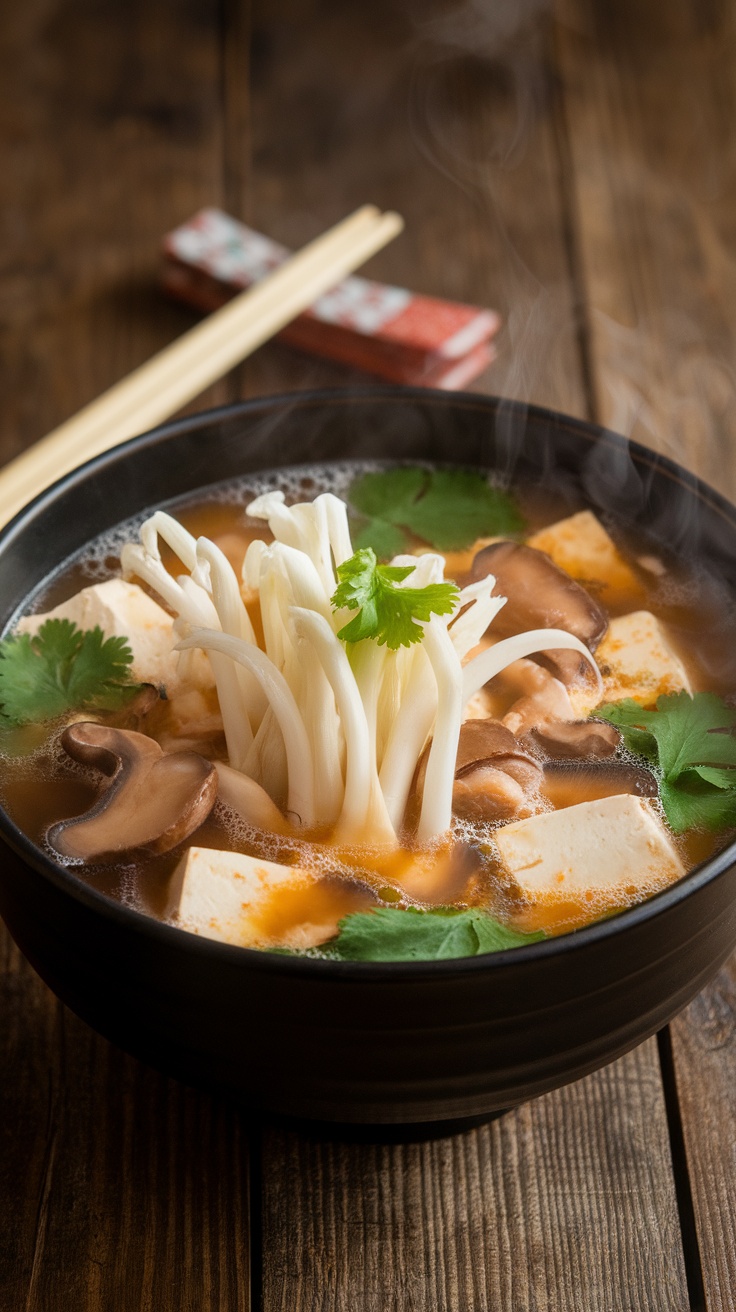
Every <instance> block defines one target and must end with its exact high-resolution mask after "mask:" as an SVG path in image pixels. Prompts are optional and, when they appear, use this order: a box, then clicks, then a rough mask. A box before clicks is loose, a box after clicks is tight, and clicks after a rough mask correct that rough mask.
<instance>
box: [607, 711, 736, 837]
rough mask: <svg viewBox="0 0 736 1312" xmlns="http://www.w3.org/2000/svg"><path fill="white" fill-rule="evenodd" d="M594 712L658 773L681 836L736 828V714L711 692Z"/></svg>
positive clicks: (662, 793)
mask: <svg viewBox="0 0 736 1312" xmlns="http://www.w3.org/2000/svg"><path fill="white" fill-rule="evenodd" d="M594 714H595V715H596V716H597V717H598V718H600V719H604V720H608V721H610V723H611V724H615V725H616V728H617V729H620V730H621V733H622V734H623V737H624V742H625V743H626V746H627V747H628V748H629V750H630V751H632V752H636V753H637V754H638V755H639V756H643V757H645V758H646V760H647V761H649V762H650V763H651V764H652V765H654V766H655V767H656V768H657V769H658V771H659V772H660V782H659V793H660V798H661V800H662V806H663V807H664V811H665V815H666V816H667V820H668V821H669V824H670V825H671V827H672V829H673V830H674V831H675V833H677V834H681V833H684V831H685V830H686V829H694V828H706V829H728V828H730V827H731V826H732V825H736V768H735V767H736V737H735V736H734V730H736V710H732V709H731V708H730V707H728V706H726V704H725V702H724V701H723V700H722V698H720V697H718V696H717V695H716V694H715V693H712V692H696V693H695V694H694V696H692V697H691V696H690V694H689V693H687V692H678V693H666V694H664V695H663V696H662V697H658V698H657V709H656V710H654V711H647V710H644V708H643V707H641V706H640V705H639V704H638V702H635V701H632V700H631V699H627V700H626V701H622V702H612V703H609V704H608V705H606V706H598V707H596V710H595V712H594Z"/></svg>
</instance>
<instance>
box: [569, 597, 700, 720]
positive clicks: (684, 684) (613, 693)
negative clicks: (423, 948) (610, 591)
mask: <svg viewBox="0 0 736 1312" xmlns="http://www.w3.org/2000/svg"><path fill="white" fill-rule="evenodd" d="M595 659H596V661H597V663H598V668H599V669H600V672H601V676H602V679H603V696H602V697H599V696H598V694H597V693H596V692H595V691H594V690H593V689H591V688H588V687H586V688H582V689H571V690H570V701H571V702H572V705H573V708H574V710H575V712H576V714H577V715H579V716H581V717H582V716H585V715H587V714H588V713H589V712H590V711H591V710H593V709H594V708H595V706H597V705H599V704H600V702H620V701H623V700H624V699H625V698H626V697H631V698H633V700H634V701H636V702H639V703H640V704H641V705H642V706H654V704H655V702H656V700H657V698H658V697H660V696H661V695H662V694H663V693H667V692H692V687H691V684H690V680H689V678H688V675H687V670H686V669H685V666H684V665H683V663H682V661H681V660H680V657H679V656H678V655H677V652H676V651H675V650H674V648H673V646H672V644H671V642H670V639H669V636H668V634H667V630H666V628H665V626H664V625H663V624H661V623H660V621H659V620H658V619H657V618H656V617H655V616H654V615H652V614H651V612H650V611H648V610H637V611H634V612H633V613H632V614H631V615H619V616H618V617H617V618H615V619H612V620H611V623H610V625H609V628H608V632H607V634H606V636H605V638H604V639H603V641H602V642H601V644H600V646H599V647H598V649H597V651H596V653H595Z"/></svg>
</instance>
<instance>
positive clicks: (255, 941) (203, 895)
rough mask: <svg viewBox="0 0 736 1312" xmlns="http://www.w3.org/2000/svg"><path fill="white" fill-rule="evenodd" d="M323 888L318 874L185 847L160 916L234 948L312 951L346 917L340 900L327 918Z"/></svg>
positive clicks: (230, 854)
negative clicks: (229, 944) (165, 906)
mask: <svg viewBox="0 0 736 1312" xmlns="http://www.w3.org/2000/svg"><path fill="white" fill-rule="evenodd" d="M323 889H324V883H323V881H321V880H320V878H319V876H318V875H315V874H313V873H312V872H311V871H308V870H304V869H302V868H301V867H299V866H284V865H281V864H280V863H279V862H277V861H264V860H261V859H260V858H259V857H254V856H247V855H245V854H244V853H241V852H219V851H217V850H215V849H212V848H206V847H190V848H189V850H188V851H187V852H186V853H185V854H184V856H183V857H182V859H181V861H180V862H179V864H178V866H177V867H176V870H175V871H174V874H173V875H172V878H171V885H170V888H169V900H168V905H167V909H166V912H165V915H166V918H167V919H170V920H174V921H175V923H176V924H179V925H180V926H181V927H182V929H188V930H191V931H192V932H193V933H195V934H201V935H203V937H204V938H214V939H218V940H219V941H220V942H221V943H235V944H237V945H238V946H239V947H257V948H265V947H276V946H284V947H298V948H306V947H314V946H316V945H317V944H319V943H325V942H326V941H327V939H329V938H332V937H334V935H335V933H336V932H337V921H338V920H339V918H340V916H341V915H344V914H345V908H344V907H343V906H342V905H341V904H340V903H339V899H336V904H335V907H334V914H331V908H330V907H329V899H326V898H325V896H324V892H323ZM326 904H327V905H326ZM313 917H314V918H313Z"/></svg>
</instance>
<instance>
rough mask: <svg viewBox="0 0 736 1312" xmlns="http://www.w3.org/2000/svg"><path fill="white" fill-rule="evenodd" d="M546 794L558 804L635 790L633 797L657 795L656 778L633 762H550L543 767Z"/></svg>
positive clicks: (564, 805)
mask: <svg viewBox="0 0 736 1312" xmlns="http://www.w3.org/2000/svg"><path fill="white" fill-rule="evenodd" d="M543 791H544V795H545V797H547V798H548V800H549V801H550V802H552V804H553V805H554V806H555V807H557V808H559V807H566V806H576V805H577V803H578V802H594V801H598V800H599V799H600V798H602V797H617V796H619V794H621V793H632V794H633V796H634V797H657V795H658V791H659V790H658V788H657V780H656V779H655V777H654V775H653V774H652V772H651V770H647V768H646V766H643V765H634V763H633V762H631V761H626V760H621V759H620V758H619V759H617V760H608V761H573V760H569V759H568V760H563V761H547V762H545V766H544V785H543Z"/></svg>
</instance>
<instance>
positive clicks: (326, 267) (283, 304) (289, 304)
mask: <svg viewBox="0 0 736 1312" xmlns="http://www.w3.org/2000/svg"><path fill="white" fill-rule="evenodd" d="M403 226H404V224H403V219H402V218H401V216H400V215H398V214H394V213H392V212H390V211H389V212H386V213H383V214H382V213H381V212H380V210H378V209H377V208H376V206H375V205H364V206H362V207H361V209H358V210H356V211H355V213H354V214H351V215H349V216H348V218H346V219H343V220H342V222H341V223H338V224H336V225H335V227H334V228H330V229H329V230H328V231H327V232H325V233H323V234H322V236H320V237H317V238H316V239H315V241H312V242H310V243H309V245H308V246H305V247H304V248H303V249H302V250H301V251H299V252H298V253H297V254H296V255H293V256H292V257H291V259H289V260H287V261H286V263H285V264H283V265H281V267H280V268H278V269H276V271H275V272H274V273H272V274H270V275H269V276H268V277H267V278H265V279H263V281H262V282H259V283H257V284H256V286H255V287H251V288H249V290H248V291H245V292H241V294H240V295H239V296H236V297H235V298H234V300H232V301H229V302H228V304H227V305H224V306H223V308H222V309H221V310H217V311H216V312H215V313H214V314H211V315H210V316H209V318H208V319H205V320H204V321H203V322H202V323H200V324H197V326H196V327H195V328H192V329H190V331H189V332H187V333H184V334H183V336H182V337H179V338H177V340H176V341H175V342H172V343H171V345H170V346H167V347H165V348H164V349H163V351H159V352H158V354H157V355H154V356H153V357H152V358H151V359H150V360H148V361H146V363H145V364H142V365H140V367H139V368H138V369H134V370H133V372H132V373H131V374H128V376H127V378H124V379H122V381H121V382H119V383H115V385H114V386H113V387H111V388H109V389H108V391H106V392H103V394H102V396H100V397H98V398H97V400H95V401H92V402H91V403H90V404H89V405H87V406H85V407H84V409H83V410H80V411H79V412H78V413H77V414H76V415H74V416H73V417H72V418H71V419H68V420H67V421H66V422H65V423H63V424H61V425H60V426H59V427H58V428H55V429H54V430H53V432H51V433H49V434H48V435H47V436H46V437H44V438H42V439H41V441H40V442H37V443H36V444H35V446H32V447H31V448H30V449H29V450H28V451H25V452H24V453H23V455H20V456H18V457H17V458H16V459H15V460H12V461H11V462H10V464H8V465H6V467H5V468H4V469H3V470H1V471H0V524H4V523H7V521H8V520H9V519H11V518H12V517H13V515H15V514H16V513H17V511H19V510H20V509H21V508H22V507H23V506H24V505H25V504H26V502H27V501H29V500H30V499H31V498H32V497H34V496H36V495H37V494H38V493H39V492H41V491H42V490H43V489H44V488H45V487H48V486H49V484H50V483H52V482H54V481H55V480H56V479H57V478H60V477H61V476H62V475H63V474H67V473H69V471H70V470H72V469H75V468H76V467H77V466H78V465H81V464H82V463H83V462H84V461H85V460H89V459H91V457H92V456H97V455H100V454H101V453H102V452H103V451H109V450H110V449H111V447H114V446H117V445H118V443H120V442H124V441H126V439H127V438H129V437H134V436H135V434H136V433H142V432H145V431H146V429H148V428H153V427H154V425H155V424H159V423H161V422H162V421H163V420H164V419H168V418H170V416H171V415H173V414H175V413H176V411H177V410H179V409H181V407H182V406H184V405H186V404H187V402H188V401H191V400H192V398H193V397H195V396H198V395H199V393H200V392H203V391H204V389H205V388H206V387H209V385H210V384H211V383H214V382H216V380H217V379H218V378H221V377H222V376H223V374H226V373H227V371H228V370H229V369H232V368H233V366H234V365H236V364H238V363H239V362H240V361H241V360H244V359H245V358H246V356H248V355H250V354H251V352H253V351H255V350H256V348H257V347H259V346H261V345H262V344H263V342H265V341H267V340H268V338H269V337H273V335H274V334H275V333H277V332H279V330H280V329H281V328H283V327H284V326H285V325H286V324H287V323H290V322H291V320H292V319H294V318H296V316H297V315H298V314H301V312H302V310H306V309H307V308H308V307H309V306H310V305H312V304H313V302H314V301H315V300H317V298H318V297H319V296H322V295H323V293H324V292H326V291H329V290H330V288H331V287H334V286H335V284H336V283H338V282H340V281H341V280H342V279H343V278H345V277H346V276H347V275H348V274H349V273H352V271H353V270H354V269H357V268H359V266H360V265H361V264H363V263H364V261H365V260H367V259H369V258H370V256H371V255H374V254H375V253H376V251H379V250H381V248H382V247H383V246H385V245H386V244H387V243H388V242H389V241H391V240H392V239H393V238H394V237H396V236H397V235H398V234H399V233H400V232H401V229H402V228H403Z"/></svg>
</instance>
